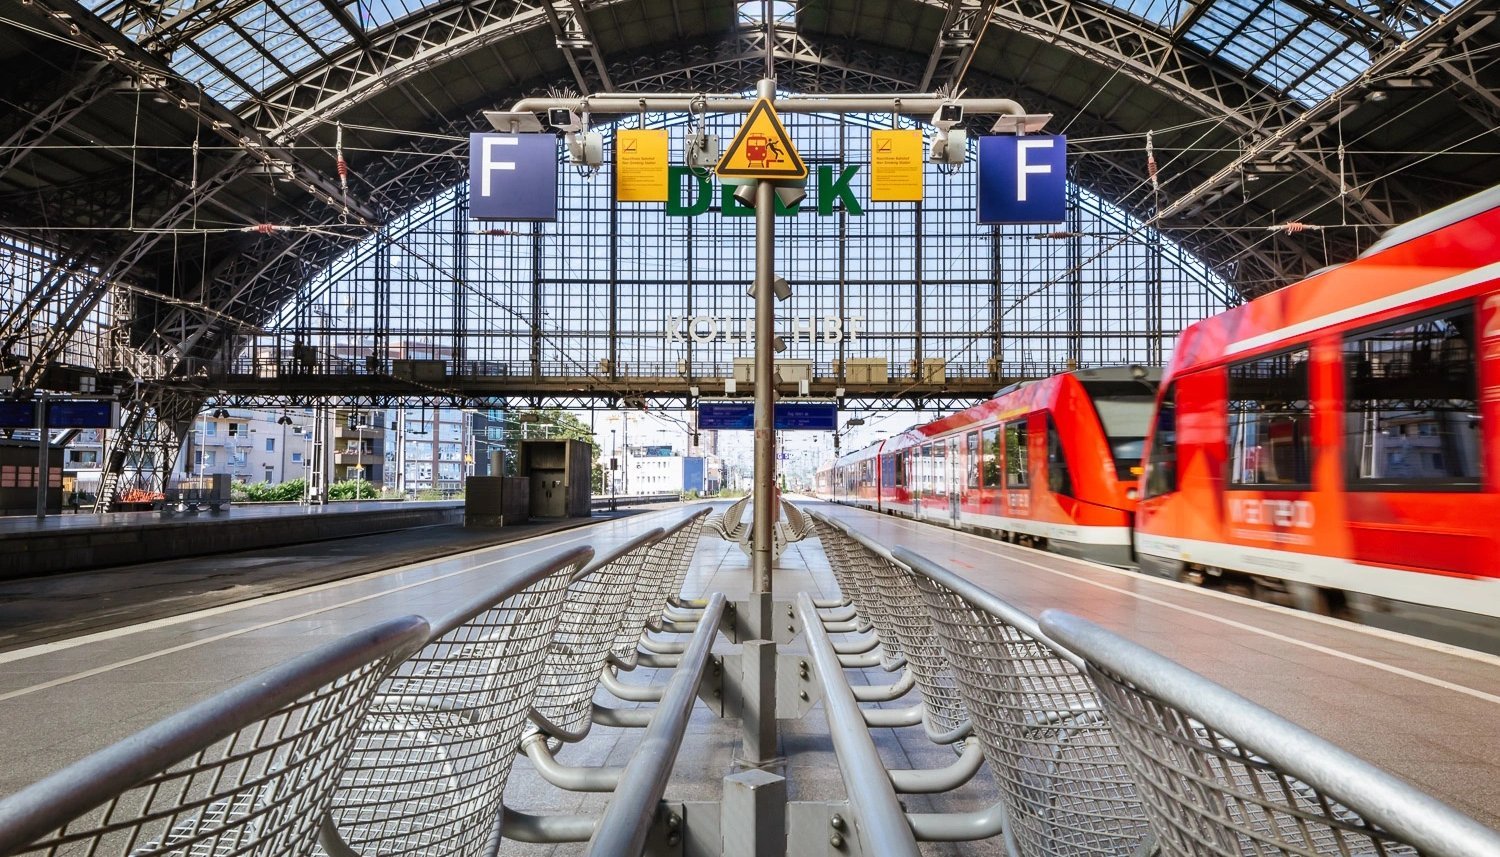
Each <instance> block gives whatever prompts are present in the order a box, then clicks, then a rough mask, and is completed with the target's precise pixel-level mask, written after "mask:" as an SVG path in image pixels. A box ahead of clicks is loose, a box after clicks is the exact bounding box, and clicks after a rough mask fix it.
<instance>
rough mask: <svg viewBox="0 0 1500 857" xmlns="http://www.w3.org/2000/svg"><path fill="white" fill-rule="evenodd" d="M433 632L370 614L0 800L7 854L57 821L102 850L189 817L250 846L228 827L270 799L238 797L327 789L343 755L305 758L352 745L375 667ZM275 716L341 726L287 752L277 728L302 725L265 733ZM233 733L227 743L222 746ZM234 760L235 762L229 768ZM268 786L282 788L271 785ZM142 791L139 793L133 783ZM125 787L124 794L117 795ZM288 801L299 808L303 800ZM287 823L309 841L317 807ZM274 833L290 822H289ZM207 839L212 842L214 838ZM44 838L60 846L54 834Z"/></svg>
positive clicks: (141, 848) (376, 677)
mask: <svg viewBox="0 0 1500 857" xmlns="http://www.w3.org/2000/svg"><path fill="white" fill-rule="evenodd" d="M429 633H430V628H429V626H428V624H427V622H426V621H425V620H423V619H422V618H421V617H419V616H406V617H402V618H398V619H392V620H389V621H386V622H382V623H380V624H378V625H373V626H371V627H369V628H366V629H364V630H361V631H358V632H356V633H353V634H350V635H348V636H346V637H343V638H341V639H339V640H336V641H334V642H332V643H329V644H328V645H325V646H321V647H319V648H317V649H314V650H313V651H311V652H307V653H305V654H302V655H299V656H298V657H296V658H293V659H291V660H289V661H287V662H285V663H282V664H280V665H278V666H275V667H272V668H271V669H269V670H266V671H265V672H262V673H260V674H258V675H256V676H254V677H253V678H250V679H248V680H246V681H243V682H241V683H239V684H237V685H235V686H233V687H231V688H229V689H227V690H224V691H221V692H219V693H217V694H215V695H214V696H212V697H210V698H208V699H206V700H204V701H202V702H199V703H197V704H196V705H193V706H190V707H189V708H187V709H185V710H183V711H180V712H178V713H177V714H174V715H172V716H170V717H167V718H166V719H164V720H161V721H159V722H157V723H155V724H154V725H152V726H148V727H146V728H145V729H143V730H141V731H140V732H137V733H136V734H135V735H132V736H131V737H129V738H126V739H124V740H122V741H119V742H117V743H115V744H112V745H110V746H109V747H106V748H104V749H103V750H100V751H98V752H96V753H93V754H92V755H89V756H87V757H85V758H83V759H81V760H79V761H77V762H75V763H73V764H71V765H69V766H68V767H66V768H64V769H63V770H61V771H58V772H57V773H54V774H52V775H51V776H49V777H46V778H45V779H43V780H40V781H39V782H36V783H34V784H32V785H30V786H28V787H26V788H25V789H22V790H21V791H19V792H17V793H16V794H13V795H11V796H10V797H8V798H5V799H4V800H3V801H0V854H5V855H9V854H16V853H22V852H24V851H25V850H26V848H27V846H28V845H31V844H32V843H34V842H36V841H37V840H38V839H39V838H40V837H43V836H45V835H47V834H49V833H52V832H54V831H59V832H61V834H62V835H61V836H60V837H59V838H60V839H61V840H62V841H67V842H77V841H79V840H81V839H90V838H92V839H94V840H95V841H94V844H93V847H92V849H90V850H91V853H102V852H103V851H104V850H105V849H100V847H99V846H100V840H103V839H105V838H106V837H107V838H108V841H109V844H118V845H120V846H121V848H122V851H131V852H141V853H144V852H146V851H147V850H148V849H147V847H146V844H145V843H144V842H142V841H140V840H139V839H138V838H137V835H136V833H132V831H137V832H139V831H141V830H142V829H143V828H147V827H148V826H149V829H148V830H146V831H145V832H146V833H147V835H151V834H152V833H154V835H156V836H157V837H159V839H162V840H165V839H167V838H169V837H173V836H178V835H182V834H181V826H183V825H186V826H187V827H188V828H189V829H190V833H189V835H191V836H193V837H194V838H196V839H198V840H200V841H201V840H205V839H209V840H213V839H217V838H221V837H223V836H225V835H228V836H231V837H238V841H239V842H240V843H241V845H242V846H245V847H248V845H249V843H250V841H251V840H253V839H254V835H248V834H242V833H226V831H227V830H228V828H230V827H232V826H236V825H237V824H240V823H243V824H250V823H252V822H255V819H257V818H259V819H261V821H259V822H255V823H259V824H262V825H264V824H266V823H267V822H266V819H265V817H264V813H265V812H266V810H265V809H264V808H260V809H255V810H251V811H249V812H248V813H245V812H240V811H238V810H237V809H236V805H235V801H236V799H241V798H243V799H247V800H249V801H252V802H254V801H258V800H264V801H267V802H273V801H276V800H279V799H281V798H282V797H283V796H284V795H285V793H287V792H297V791H300V790H301V788H302V787H304V786H305V787H309V788H314V789H317V790H326V791H329V792H331V790H332V788H333V784H334V783H336V782H337V777H338V772H339V770H340V769H341V768H342V766H343V759H342V758H339V759H333V760H325V761H330V762H332V763H331V764H327V765H322V766H319V767H318V768H317V770H313V771H307V770H302V769H301V768H300V767H299V766H301V765H303V764H305V763H307V760H308V757H311V756H314V755H318V754H322V753H324V752H333V753H337V754H340V755H342V754H344V753H347V752H348V749H349V748H350V746H351V744H350V742H349V741H348V740H347V735H348V733H352V731H353V728H354V726H355V725H356V723H357V718H358V717H359V716H360V715H362V713H363V709H364V707H365V706H366V705H367V704H368V702H369V698H370V697H371V696H372V695H373V692H374V690H375V687H376V686H377V685H378V683H379V681H380V679H381V678H383V677H384V676H385V675H387V674H388V673H389V672H390V670H391V669H393V668H394V667H395V665H396V664H398V663H400V662H401V661H402V660H404V659H405V658H406V657H407V656H409V655H410V654H412V653H413V652H415V651H417V650H418V649H419V648H421V646H422V645H423V644H424V643H425V642H426V641H427V638H428V635H429ZM349 676H357V677H358V680H349V681H345V682H343V683H342V684H339V685H338V689H337V690H335V691H331V692H328V693H327V694H326V695H323V696H318V697H317V698H316V699H315V700H313V701H312V702H311V703H310V704H309V705H308V706H306V707H305V708H306V710H302V709H300V708H298V706H300V705H301V703H302V701H303V700H304V698H306V697H309V696H311V695H315V694H319V693H320V692H323V691H325V690H326V689H328V688H330V687H332V686H334V685H335V684H336V683H339V682H340V680H341V679H345V678H346V677H349ZM351 696H352V697H353V698H352V699H351V698H350V697H351ZM328 703H332V704H333V705H335V706H336V705H339V704H345V705H353V706H354V709H357V710H353V709H351V710H348V711H343V712H333V711H328V710H326V707H327V704H328ZM335 713H337V715H338V716H334V715H335ZM273 718H279V719H281V720H283V721H288V720H293V719H295V720H297V721H298V722H299V723H300V726H301V727H304V728H307V729H308V730H309V731H316V730H321V729H326V728H337V729H338V730H340V731H339V734H338V736H337V737H339V738H340V741H339V742H338V744H337V745H336V746H326V745H323V744H318V745H317V746H310V747H305V748H304V749H303V750H302V753H303V756H302V757H301V758H293V757H288V756H287V755H286V754H287V753H289V752H291V751H290V750H289V749H288V745H285V744H281V743H280V742H281V741H282V738H283V737H284V736H279V730H280V729H285V728H293V729H295V728H298V727H297V726H295V725H294V726H290V727H288V726H287V725H286V724H285V722H284V723H283V725H282V726H281V727H278V729H277V730H271V732H272V733H275V734H266V735H264V736H262V735H261V734H260V733H259V731H258V729H259V726H260V725H263V724H265V723H266V722H267V721H268V720H271V719H273ZM331 724H332V725H331ZM246 730H251V734H249V735H248V736H246V735H243V734H241V733H242V732H245V731H246ZM262 740H265V741H272V742H276V743H273V744H272V745H271V746H272V747H273V748H274V749H271V750H265V751H264V753H263V745H262V743H261V742H262ZM226 741H228V742H229V743H228V745H227V746H220V745H223V744H224V742H226ZM211 748H218V749H219V750H221V751H222V755H221V757H220V758H213V757H211V756H205V753H207V752H208V751H209V750H210V749H211ZM257 754H261V756H260V758H259V759H256V758H255V757H256V756H257ZM265 754H269V755H265ZM252 761H254V762H255V764H253V765H252ZM184 763H186V765H185V766H184ZM277 765H282V767H280V768H278V767H276V766H277ZM179 766H182V767H179ZM230 768H233V769H234V770H233V772H231V773H229V774H227V775H226V774H225V771H226V770H228V769H230ZM312 774H317V776H316V777H312V776H311V775H312ZM282 775H285V776H288V777H298V778H301V786H299V788H298V789H283V790H276V789H275V788H274V786H275V784H276V783H275V780H276V779H277V778H278V777H279V776H282ZM153 780H154V781H155V782H152V781H153ZM148 783H151V784H150V785H147V784H148ZM189 787H191V789H189ZM267 788H270V789H272V791H273V792H277V791H279V792H281V794H280V795H278V794H271V795H267V794H266V792H265V789H267ZM135 791H139V792H140V794H134V792H135ZM189 791H191V792H192V795H191V797H192V801H193V803H191V804H188V805H187V806H183V805H182V804H181V799H182V798H183V797H185V796H186V795H187V793H188V792H189ZM204 791H207V792H208V793H209V798H217V802H218V803H220V804H222V805H221V806H219V807H218V811H219V812H220V813H222V817H218V818H216V819H215V820H213V821H204V820H203V817H204V815H205V814H212V813H213V812H214V811H215V808H216V807H215V805H214V802H210V801H209V798H205V797H204V794H203V792H204ZM127 796H128V797H129V798H130V799H129V800H128V801H125V802H124V804H117V802H119V801H121V800H122V798H125V797H127ZM174 796H175V797H174ZM304 800H305V798H304ZM299 805H300V804H299ZM101 806H102V807H104V808H105V814H104V817H103V819H102V820H96V819H93V818H92V817H90V818H89V819H88V821H85V822H84V823H85V824H87V823H89V822H93V823H94V824H96V827H94V828H92V829H82V830H66V831H64V828H65V827H66V826H67V825H68V824H70V823H71V822H73V821H75V820H77V819H80V818H82V817H84V816H86V815H90V814H93V813H95V811H96V810H97V809H99V808H101ZM184 809H186V811H187V812H192V811H194V810H196V811H198V812H199V815H197V816H188V815H185V814H184ZM291 809H292V810H293V811H295V810H296V809H297V807H292V808H291ZM311 815H312V813H311V812H308V816H311ZM210 824H216V825H219V826H220V830H219V831H205V830H203V829H202V828H203V827H205V826H208V825H210ZM289 826H293V827H296V828H298V829H297V830H296V831H294V832H293V833H295V834H296V835H305V836H306V842H305V847H306V848H309V849H310V848H311V847H312V840H313V838H314V837H315V835H316V830H317V818H315V817H307V818H301V817H298V818H296V819H294V820H292V821H291V822H289ZM278 835H282V836H286V835H292V833H289V832H287V831H282V832H281V833H280V834H278ZM208 844H209V845H210V846H211V845H212V844H213V842H212V841H210V842H209V843H208ZM39 847H43V848H47V849H49V850H50V849H55V848H56V847H58V843H56V842H54V843H52V844H50V845H41V846H39ZM80 847H82V846H80ZM162 847H163V848H164V849H166V848H169V846H167V845H163V846H162Z"/></svg>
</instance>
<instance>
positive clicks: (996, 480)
mask: <svg viewBox="0 0 1500 857" xmlns="http://www.w3.org/2000/svg"><path fill="white" fill-rule="evenodd" d="M984 487H986V488H998V487H1000V428H999V427H998V426H996V427H995V428H988V429H985V430H984Z"/></svg>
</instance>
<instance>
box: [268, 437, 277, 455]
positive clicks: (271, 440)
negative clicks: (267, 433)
mask: <svg viewBox="0 0 1500 857" xmlns="http://www.w3.org/2000/svg"><path fill="white" fill-rule="evenodd" d="M275 451H276V438H274V437H268V438H266V452H275Z"/></svg>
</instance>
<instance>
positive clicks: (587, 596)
mask: <svg viewBox="0 0 1500 857" xmlns="http://www.w3.org/2000/svg"><path fill="white" fill-rule="evenodd" d="M661 535H662V531H661V530H660V529H654V530H652V531H650V532H649V533H646V534H645V535H642V536H639V537H637V538H635V539H633V540H632V541H631V542H630V543H629V544H628V545H626V546H625V547H624V548H622V549H621V550H619V551H617V552H616V553H615V554H614V555H613V556H612V557H610V558H609V559H607V560H606V561H605V562H602V563H597V564H596V565H595V566H594V568H593V569H592V570H585V572H584V573H582V574H580V575H578V576H576V577H574V579H573V582H572V583H571V584H570V585H569V586H568V589H567V595H566V596H565V597H564V599H563V609H562V617H561V618H560V619H559V621H558V624H557V630H556V632H554V634H553V636H552V643H551V645H550V646H549V647H548V648H547V655H546V660H545V663H544V664H543V666H542V670H541V674H540V676H539V677H538V680H537V688H536V697H535V698H534V700H533V701H532V710H531V719H532V721H533V722H534V723H536V725H537V726H539V727H540V728H541V729H542V730H543V731H544V732H546V733H547V734H548V735H550V736H552V737H554V738H559V739H562V740H565V741H579V740H582V739H583V737H584V736H585V735H587V734H588V731H589V727H590V725H591V723H592V720H591V715H592V713H593V701H594V692H595V691H596V690H597V689H598V687H599V675H600V672H601V671H602V670H603V669H604V665H605V663H607V662H608V660H609V655H610V650H611V648H613V646H614V645H615V643H616V638H617V636H618V635H619V633H620V624H621V620H622V618H623V617H624V615H625V610H626V608H627V607H628V606H629V605H630V602H631V599H632V597H633V593H634V591H635V587H636V582H637V579H638V578H639V577H640V573H641V567H642V565H643V564H644V562H645V560H646V553H647V551H646V548H648V547H650V545H652V544H653V543H655V542H656V541H657V540H658V539H659V538H661ZM636 636H637V638H638V637H639V636H640V635H639V634H637V635H636Z"/></svg>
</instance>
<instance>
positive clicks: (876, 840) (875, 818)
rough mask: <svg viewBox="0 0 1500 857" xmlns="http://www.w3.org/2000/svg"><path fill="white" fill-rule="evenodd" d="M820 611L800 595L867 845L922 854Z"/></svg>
mask: <svg viewBox="0 0 1500 857" xmlns="http://www.w3.org/2000/svg"><path fill="white" fill-rule="evenodd" d="M817 609H818V608H817V607H816V606H815V605H814V604H813V600H812V597H811V596H809V595H808V594H807V593H806V592H803V593H800V594H798V596H797V610H798V612H800V613H801V614H802V624H803V628H804V629H805V632H806V634H807V646H808V649H810V650H811V653H812V659H813V663H814V667H815V669H816V670H817V674H818V677H819V679H820V680H821V682H822V684H823V706H824V709H825V710H826V712H827V715H828V727H829V729H828V731H829V732H831V733H832V734H833V751H834V755H835V756H836V757H837V759H838V764H839V773H840V775H842V777H843V779H844V788H845V790H846V791H847V792H848V796H849V812H850V814H851V815H852V816H853V817H854V824H855V828H856V830H857V831H858V832H859V836H860V838H861V840H862V841H863V842H864V843H865V845H866V847H867V848H870V849H873V850H876V851H878V852H879V853H880V854H882V855H889V857H899V855H909V857H916V855H918V854H919V853H920V852H919V851H918V849H917V840H916V838H915V837H914V836H913V835H912V830H911V825H909V824H908V823H907V821H906V812H905V811H904V810H903V809H902V808H901V802H900V801H899V800H897V799H896V790H895V789H894V788H893V787H892V785H891V779H890V776H889V775H887V774H886V770H885V764H884V763H882V762H881V761H880V754H879V753H878V752H877V751H876V749H875V741H874V740H873V739H872V738H871V737H870V732H869V730H868V729H866V728H865V725H864V714H863V712H861V711H860V708H859V704H858V703H857V702H855V701H854V694H853V693H851V692H850V690H849V685H848V683H847V682H845V681H844V680H843V671H842V668H841V667H840V666H839V659H838V655H836V654H834V651H833V645H832V644H831V643H830V642H829V641H828V635H827V634H825V633H823V630H822V625H821V624H820V623H819V622H818V621H817Z"/></svg>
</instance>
